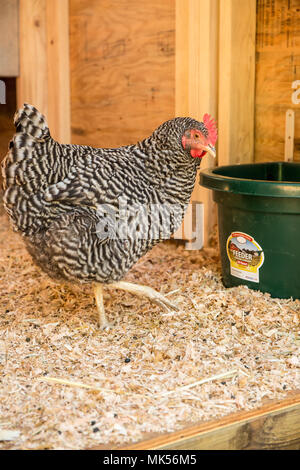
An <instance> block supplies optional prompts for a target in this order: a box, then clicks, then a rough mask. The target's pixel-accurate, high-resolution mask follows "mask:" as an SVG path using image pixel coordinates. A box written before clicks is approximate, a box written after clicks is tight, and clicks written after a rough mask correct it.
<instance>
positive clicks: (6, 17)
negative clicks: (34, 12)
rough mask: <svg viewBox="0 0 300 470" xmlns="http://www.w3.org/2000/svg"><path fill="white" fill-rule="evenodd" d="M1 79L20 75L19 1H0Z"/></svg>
mask: <svg viewBox="0 0 300 470" xmlns="http://www.w3.org/2000/svg"><path fill="white" fill-rule="evenodd" d="M0 11H1V15H0V44H1V47H0V77H16V76H17V75H18V73H19V44H18V39H19V31H18V30H19V27H18V0H0Z"/></svg>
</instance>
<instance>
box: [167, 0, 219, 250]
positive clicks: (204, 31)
mask: <svg viewBox="0 0 300 470" xmlns="http://www.w3.org/2000/svg"><path fill="white" fill-rule="evenodd" d="M218 5H219V2H218V0H209V1H207V0H176V80H175V83H176V86H175V89H176V96H175V113H176V116H190V117H193V118H195V119H197V120H199V121H202V118H203V115H204V114H205V113H209V114H211V115H212V116H213V117H214V118H217V86H218V85H217V84H218V21H219V18H218V9H219V8H218ZM213 165H214V161H213V158H212V157H211V156H209V155H206V156H205V157H204V159H203V161H202V163H201V168H202V169H203V168H205V167H208V166H213ZM191 199H192V201H199V202H203V203H204V245H207V244H208V240H209V236H210V233H211V231H212V227H213V225H214V223H215V217H214V210H213V207H214V206H213V201H212V195H211V191H209V190H207V189H205V188H202V187H201V186H200V185H199V177H197V180H196V185H195V189H194V191H193V194H192V198H191ZM188 217H189V216H188ZM189 219H190V217H189ZM191 229H192V227H191V223H190V221H189V220H188V218H185V220H184V225H183V238H184V239H189V238H190V234H191Z"/></svg>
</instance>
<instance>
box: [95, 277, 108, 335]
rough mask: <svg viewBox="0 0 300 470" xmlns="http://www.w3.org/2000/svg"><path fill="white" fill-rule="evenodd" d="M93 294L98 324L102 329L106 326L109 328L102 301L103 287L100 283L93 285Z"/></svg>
mask: <svg viewBox="0 0 300 470" xmlns="http://www.w3.org/2000/svg"><path fill="white" fill-rule="evenodd" d="M94 294H95V300H96V305H97V309H98V315H99V326H100V328H101V330H104V329H106V328H111V324H110V323H109V321H108V320H107V318H106V315H105V310H104V303H103V287H102V285H101V284H95V285H94Z"/></svg>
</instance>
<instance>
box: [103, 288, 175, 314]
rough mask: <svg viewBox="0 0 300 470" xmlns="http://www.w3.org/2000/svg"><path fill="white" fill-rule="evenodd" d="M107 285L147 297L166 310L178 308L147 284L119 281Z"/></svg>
mask: <svg viewBox="0 0 300 470" xmlns="http://www.w3.org/2000/svg"><path fill="white" fill-rule="evenodd" d="M108 287H114V288H115V289H121V290H125V291H127V292H130V293H131V294H135V295H138V296H139V297H147V298H148V299H149V300H151V301H152V302H154V303H155V304H156V305H158V306H159V307H161V308H165V309H166V310H168V311H170V310H175V311H178V310H179V308H178V307H177V306H176V305H174V304H172V302H170V301H169V299H167V298H166V297H165V296H164V295H162V294H161V293H160V292H157V291H156V290H154V289H152V287H148V286H140V285H138V284H132V283H131V282H125V281H119V282H113V283H111V284H108Z"/></svg>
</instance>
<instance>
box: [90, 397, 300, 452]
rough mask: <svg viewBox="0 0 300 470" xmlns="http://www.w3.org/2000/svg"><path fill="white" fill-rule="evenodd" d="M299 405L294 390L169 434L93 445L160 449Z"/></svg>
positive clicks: (299, 399) (113, 447)
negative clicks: (127, 442) (118, 443)
mask: <svg viewBox="0 0 300 470" xmlns="http://www.w3.org/2000/svg"><path fill="white" fill-rule="evenodd" d="M299 405H300V391H293V392H290V393H289V395H288V397H286V398H284V399H282V400H279V401H278V400H277V401H275V400H272V401H268V402H267V403H265V404H264V405H262V406H260V407H259V408H255V409H253V410H248V411H238V412H236V413H231V414H229V415H226V416H224V417H223V418H220V419H215V420H213V421H207V422H203V421H202V422H201V423H197V424H194V425H192V426H189V427H186V428H183V429H181V430H180V431H175V432H172V433H168V434H156V435H155V436H153V437H151V438H148V439H144V440H142V441H139V442H136V443H133V444H128V445H122V446H116V445H115V444H114V445H113V446H112V447H108V446H103V445H101V446H97V447H93V450H155V449H156V450H158V449H160V448H162V447H165V446H166V445H168V444H172V445H174V444H175V443H177V442H178V443H179V442H180V441H183V440H186V439H192V438H194V437H195V436H200V435H201V434H204V433H207V432H210V431H214V430H216V429H218V430H220V429H222V428H225V427H229V426H233V425H236V424H242V423H244V422H247V421H252V420H255V419H258V418H261V417H262V416H264V415H267V414H271V413H276V412H278V411H286V410H287V409H288V408H294V407H297V406H299Z"/></svg>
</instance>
